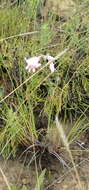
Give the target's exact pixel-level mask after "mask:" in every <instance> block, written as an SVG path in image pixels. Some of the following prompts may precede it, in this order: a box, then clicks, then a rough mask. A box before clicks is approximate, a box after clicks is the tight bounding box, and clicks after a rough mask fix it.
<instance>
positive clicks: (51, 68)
mask: <svg viewBox="0 0 89 190" xmlns="http://www.w3.org/2000/svg"><path fill="white" fill-rule="evenodd" d="M44 59H47V60H48V61H51V62H50V64H49V68H50V70H51V73H53V72H54V71H55V67H54V63H53V59H54V57H52V56H51V55H49V54H47V55H44Z"/></svg>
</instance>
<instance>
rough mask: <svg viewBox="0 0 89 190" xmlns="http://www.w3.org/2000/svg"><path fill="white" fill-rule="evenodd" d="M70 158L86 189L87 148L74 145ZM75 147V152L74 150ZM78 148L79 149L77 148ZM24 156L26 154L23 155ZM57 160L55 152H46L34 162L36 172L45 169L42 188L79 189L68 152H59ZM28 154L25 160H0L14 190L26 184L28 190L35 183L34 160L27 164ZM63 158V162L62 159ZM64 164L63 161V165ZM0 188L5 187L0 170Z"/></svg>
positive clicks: (88, 174)
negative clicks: (53, 153) (52, 153)
mask: <svg viewBox="0 0 89 190" xmlns="http://www.w3.org/2000/svg"><path fill="white" fill-rule="evenodd" d="M71 148H73V150H74V151H73V152H72V155H73V159H74V162H75V165H76V168H77V171H78V174H79V178H80V183H81V186H82V190H88V189H89V150H88V148H87V149H82V148H80V147H79V146H78V145H73V147H71ZM76 150H77V151H76ZM80 150H81V151H80ZM25 156H26V155H25ZM59 158H61V159H60V160H59V159H57V158H56V157H55V156H54V155H51V154H48V153H45V154H44V155H43V158H42V159H39V160H40V161H39V162H37V167H38V172H39V173H40V172H41V170H42V169H44V168H46V175H45V179H44V190H79V189H80V188H79V184H78V180H77V177H76V175H75V172H74V169H73V166H72V163H71V161H70V158H69V156H68V153H66V152H64V153H63V152H61V153H60V154H59ZM30 160H31V157H30V156H29V155H28V156H27V157H24V159H23V158H22V159H17V160H4V159H3V158H2V157H1V159H0V170H2V171H3V174H4V175H5V177H6V179H7V181H8V183H9V185H10V186H11V187H12V186H16V187H17V190H21V188H22V187H23V186H24V185H25V186H26V187H27V188H28V190H34V189H35V185H36V177H37V175H36V168H35V164H34V163H35V162H34V163H33V164H31V165H30V164H29V163H30ZM63 161H64V162H63ZM65 163H66V164H65ZM0 190H8V187H7V185H6V181H5V178H4V176H3V175H2V172H0Z"/></svg>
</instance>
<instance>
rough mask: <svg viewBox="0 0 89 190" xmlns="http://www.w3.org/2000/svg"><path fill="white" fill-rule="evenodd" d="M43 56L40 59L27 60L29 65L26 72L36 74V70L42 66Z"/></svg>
mask: <svg viewBox="0 0 89 190" xmlns="http://www.w3.org/2000/svg"><path fill="white" fill-rule="evenodd" d="M41 57H42V56H38V57H32V58H28V59H27V58H25V61H26V63H27V66H26V70H28V71H29V72H30V71H33V72H35V70H36V69H38V68H39V67H40V66H41V64H40V63H39V61H40V59H41Z"/></svg>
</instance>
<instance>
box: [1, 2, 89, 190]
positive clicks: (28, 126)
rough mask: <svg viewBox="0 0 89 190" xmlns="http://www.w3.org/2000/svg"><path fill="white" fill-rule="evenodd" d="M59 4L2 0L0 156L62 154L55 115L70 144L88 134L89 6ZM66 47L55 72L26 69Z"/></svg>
mask: <svg viewBox="0 0 89 190" xmlns="http://www.w3.org/2000/svg"><path fill="white" fill-rule="evenodd" d="M54 2H56V1H54ZM50 3H51V4H50ZM57 3H58V2H56V4H55V3H53V1H48V2H46V4H44V3H43V1H41V0H25V1H10V0H8V1H5V0H4V1H0V153H1V155H3V156H4V157H5V158H9V157H11V156H13V157H16V155H17V152H18V151H19V147H25V148H28V147H33V148H32V149H31V150H32V151H34V148H35V151H36V147H37V149H40V148H41V147H43V148H45V147H46V148H47V149H48V151H55V152H57V151H58V148H59V147H61V146H62V142H60V138H61V137H60V136H61V134H60V133H59V134H58V131H57V127H56V123H55V117H56V116H58V119H59V121H60V122H61V123H62V125H63V131H64V133H65V135H67V140H68V143H69V144H70V145H71V144H72V143H73V142H75V141H77V140H78V139H80V137H81V135H82V134H86V131H87V134H88V128H89V45H88V43H89V3H88V1H87V0H86V1H85V0H84V1H83V0H82V1H72V0H71V7H69V5H68V4H65V2H64V4H65V6H64V7H63V5H62V6H61V5H60V3H59V6H58V4H57ZM69 4H70V2H69ZM50 5H51V6H52V9H51V7H50ZM60 6H61V7H60ZM69 12H70V14H69ZM31 32H33V33H31ZM66 48H67V49H68V50H67V51H66V52H65V53H64V54H63V55H62V56H61V57H60V58H59V59H57V60H56V61H55V62H54V64H55V72H54V73H50V70H49V68H48V67H45V68H43V69H41V70H40V69H39V70H38V71H37V72H35V73H34V74H33V73H28V72H27V71H26V69H25V67H26V63H25V61H24V58H25V57H33V56H39V55H42V54H44V55H46V54H50V55H51V56H54V57H55V56H57V55H58V54H60V53H61V52H62V51H64V50H65V49H66ZM45 64H46V62H45V61H43V62H42V65H43V66H44V65H45ZM61 141H62V140H61ZM59 153H60V151H59ZM39 189H40V188H39Z"/></svg>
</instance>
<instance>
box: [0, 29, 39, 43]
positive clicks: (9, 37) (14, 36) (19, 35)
mask: <svg viewBox="0 0 89 190" xmlns="http://www.w3.org/2000/svg"><path fill="white" fill-rule="evenodd" d="M37 33H39V31H32V32H25V33H21V34H16V35H13V36H8V37H6V38H2V39H0V41H4V40H9V39H12V38H17V37H22V36H27V35H32V34H37Z"/></svg>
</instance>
